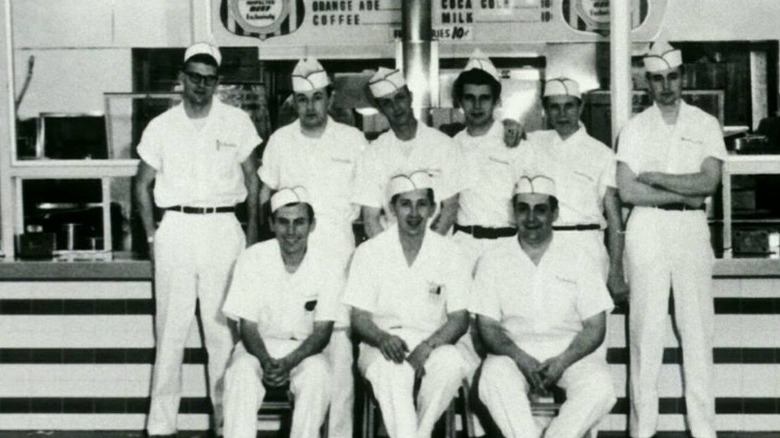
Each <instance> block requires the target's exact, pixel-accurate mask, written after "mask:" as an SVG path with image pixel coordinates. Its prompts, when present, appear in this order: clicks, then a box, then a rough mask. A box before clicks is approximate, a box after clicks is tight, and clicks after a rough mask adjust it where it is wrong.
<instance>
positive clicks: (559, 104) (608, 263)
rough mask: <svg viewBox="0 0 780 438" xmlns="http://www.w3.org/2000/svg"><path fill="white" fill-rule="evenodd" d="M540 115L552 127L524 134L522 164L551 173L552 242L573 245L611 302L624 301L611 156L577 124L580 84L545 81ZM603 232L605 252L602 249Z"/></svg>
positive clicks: (565, 80)
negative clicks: (554, 203)
mask: <svg viewBox="0 0 780 438" xmlns="http://www.w3.org/2000/svg"><path fill="white" fill-rule="evenodd" d="M542 103H543V105H544V112H545V115H546V117H547V122H548V123H549V125H550V127H551V128H552V129H550V130H546V131H536V132H533V133H530V134H529V135H528V141H527V142H524V143H523V144H522V145H521V146H520V148H521V149H525V150H524V155H523V158H522V160H521V162H522V163H523V165H524V166H527V167H529V168H530V169H533V170H535V171H537V172H538V171H541V172H543V173H545V174H547V175H550V177H552V178H553V179H554V180H555V184H556V188H557V191H558V200H559V214H558V221H557V222H556V223H555V230H556V231H557V232H558V233H556V235H557V238H558V239H559V240H562V241H565V242H566V244H577V245H580V246H582V247H583V248H584V249H585V250H586V255H587V257H589V258H591V259H592V260H594V261H595V262H596V266H598V267H599V269H600V272H601V273H602V276H603V277H604V281H605V282H606V283H607V286H608V288H609V290H610V292H611V293H612V296H613V299H614V300H615V301H616V302H621V301H624V300H626V299H627V298H628V285H627V284H626V281H625V276H624V272H623V245H624V239H623V237H624V236H623V218H622V216H621V207H620V200H619V198H618V196H617V189H616V186H617V184H616V183H615V172H616V170H615V166H616V162H615V154H614V152H612V150H611V149H610V148H609V147H608V146H606V145H605V144H603V143H601V142H600V141H598V140H596V139H595V138H593V137H591V136H590V135H588V133H587V132H586V131H585V128H584V127H583V126H582V124H581V123H580V116H581V115H582V109H583V105H582V94H581V93H580V87H579V84H578V83H577V82H576V81H574V80H572V79H569V78H566V77H559V78H555V79H550V80H549V81H547V82H546V83H545V87H544V97H543V102H542ZM605 228H606V231H607V237H608V239H607V242H608V250H607V248H605V247H604V229H605Z"/></svg>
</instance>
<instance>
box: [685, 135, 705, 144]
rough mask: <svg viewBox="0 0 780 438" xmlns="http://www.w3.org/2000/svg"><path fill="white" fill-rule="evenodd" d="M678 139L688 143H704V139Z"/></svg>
mask: <svg viewBox="0 0 780 438" xmlns="http://www.w3.org/2000/svg"><path fill="white" fill-rule="evenodd" d="M680 140H682V141H687V142H689V143H696V144H704V141H702V140H699V139H697V138H691V137H680Z"/></svg>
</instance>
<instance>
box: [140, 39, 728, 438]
mask: <svg viewBox="0 0 780 438" xmlns="http://www.w3.org/2000/svg"><path fill="white" fill-rule="evenodd" d="M219 64H220V54H219V50H218V49H217V48H215V47H213V46H211V45H209V44H205V43H199V44H196V45H193V46H192V47H190V48H189V49H188V50H187V52H186V53H185V60H184V65H183V67H182V73H181V76H180V80H181V81H182V83H183V85H184V100H183V104H182V105H180V106H177V107H176V108H174V109H172V110H170V111H168V112H166V113H165V114H163V115H162V116H160V117H158V118H157V119H155V120H154V121H153V122H152V123H151V124H150V125H149V127H148V128H147V130H146V131H145V132H144V136H143V138H142V141H141V144H140V145H139V148H138V152H139V155H140V156H141V159H142V164H141V167H140V169H139V174H138V178H137V184H136V193H137V195H138V198H139V206H140V207H141V213H142V218H143V219H144V220H143V223H144V226H145V229H146V231H147V236H149V243H150V247H151V246H153V247H154V249H155V253H154V257H155V258H154V264H155V288H156V289H155V295H156V300H157V315H156V319H155V321H156V326H155V330H156V336H157V358H156V362H155V371H154V376H153V386H152V405H151V411H150V416H149V422H148V425H147V429H148V432H149V435H150V436H166V435H171V434H174V433H175V431H176V421H175V420H176V412H177V410H178V400H179V397H180V386H181V383H180V374H181V371H180V369H181V355H182V351H183V348H184V341H185V340H186V335H187V332H188V329H189V326H190V325H191V324H192V320H193V317H194V306H195V302H196V301H197V300H200V302H201V319H202V320H203V324H204V328H205V327H206V326H207V325H209V326H210V327H213V328H206V330H205V332H206V342H205V343H206V346H207V349H208V351H209V375H210V386H209V389H210V396H211V399H212V402H213V405H214V413H215V415H214V420H215V423H214V428H215V431H217V433H218V434H219V433H222V429H221V425H222V419H223V404H224V435H225V436H227V437H229V438H241V437H254V436H255V433H256V432H255V423H256V413H257V410H258V409H259V407H260V405H261V403H262V401H263V398H264V395H265V393H266V387H279V386H284V385H289V390H290V392H291V393H292V394H293V396H294V400H295V411H294V414H293V422H292V429H291V435H292V436H294V437H311V436H316V435H317V433H318V430H319V429H320V427H321V426H322V424H323V421H324V419H325V418H326V414H327V412H328V409H330V416H329V421H328V429H329V430H328V432H329V436H330V437H332V438H342V437H351V436H352V435H353V415H352V411H353V404H354V388H355V383H354V377H353V368H352V365H353V363H355V362H356V363H357V368H358V370H359V373H360V374H361V375H362V376H363V377H364V378H365V379H366V381H367V382H368V383H369V384H370V387H371V391H372V392H373V394H374V397H375V398H376V401H377V403H378V405H379V407H380V409H381V412H382V417H383V419H384V423H385V425H386V429H387V431H388V434H389V435H390V436H391V437H403V438H407V437H428V436H430V434H431V432H432V430H433V427H434V424H435V422H436V420H437V419H438V418H439V417H440V416H441V414H442V413H443V412H444V410H445V409H446V408H447V406H448V405H449V403H450V402H451V400H452V398H453V397H454V396H455V395H456V393H457V391H458V388H459V387H460V386H461V382H462V381H463V379H467V380H469V381H471V380H472V379H473V377H474V373H475V371H476V370H477V368H478V367H479V366H480V364H482V372H481V378H480V382H479V384H478V385H479V391H478V392H479V397H480V399H481V400H482V401H483V402H484V404H485V405H486V406H487V408H488V411H489V412H490V414H491V417H492V418H493V420H494V421H495V423H496V425H497V426H498V427H499V429H500V430H501V432H502V434H503V435H504V436H507V437H520V436H523V437H525V436H541V434H542V433H544V436H547V437H581V436H583V434H585V433H586V432H588V431H589V430H591V429H593V428H594V427H595V426H596V425H597V424H598V422H599V421H600V420H601V419H602V418H603V417H604V416H605V415H606V414H607V413H609V411H610V410H611V408H612V406H613V405H614V403H615V391H614V388H613V383H612V379H611V378H610V375H609V371H608V368H607V364H606V356H605V348H604V342H603V341H604V338H605V333H606V320H607V315H608V313H609V312H610V310H611V309H612V300H613V299H614V300H615V301H616V302H620V301H624V300H625V299H626V297H627V296H628V298H629V299H630V306H631V310H632V312H631V318H630V324H631V326H630V335H631V336H630V342H631V349H630V350H631V381H630V390H631V394H630V395H631V406H632V412H631V422H630V426H631V427H630V431H631V436H633V437H641V438H646V437H649V436H652V435H653V434H654V433H655V428H656V419H657V394H656V392H655V390H654V388H655V385H656V380H657V376H658V372H659V369H660V364H661V357H660V355H661V353H662V349H663V338H662V337H661V336H660V335H659V334H662V333H664V330H662V328H660V327H659V326H660V325H662V324H663V323H664V321H665V317H666V311H665V309H666V307H665V303H666V300H667V298H668V294H669V289H670V286H671V285H673V286H674V291H675V305H676V315H677V318H678V324H679V325H680V331H681V335H682V337H683V345H684V346H685V350H684V354H685V361H684V363H685V373H686V374H685V375H686V400H687V402H688V415H689V417H690V425H691V430H692V433H693V436H695V437H699V438H714V436H715V435H714V403H713V397H712V393H711V389H710V388H711V385H710V382H709V379H710V377H709V374H710V372H711V362H712V357H711V349H710V348H711V347H710V343H709V338H710V337H711V334H712V314H713V310H712V299H711V296H710V291H709V282H710V275H711V261H712V252H711V250H710V249H709V239H708V236H709V234H708V232H707V231H706V230H707V228H706V220H705V218H704V216H703V214H704V213H703V209H702V204H703V201H704V198H705V197H706V196H709V195H710V194H712V192H714V190H715V188H716V187H717V180H718V179H719V175H720V165H721V162H722V160H723V159H724V154H725V148H724V147H723V142H722V139H721V138H720V137H719V135H720V131H719V127H718V125H717V122H716V121H714V119H712V118H711V117H709V116H706V115H705V114H704V113H702V112H701V111H699V110H697V109H695V108H693V107H689V106H688V105H686V104H685V103H684V102H681V100H680V92H681V87H680V84H681V74H680V69H681V67H680V66H681V64H682V60H681V56H680V52H679V51H677V50H674V49H672V48H671V46H669V45H668V44H666V43H657V44H655V45H653V46H652V47H651V50H650V53H649V54H648V56H647V57H645V67H646V70H647V78H648V83H649V86H650V93H651V95H652V97H653V98H654V101H655V106H653V107H652V108H650V109H648V110H647V111H645V112H644V113H642V114H641V115H639V116H638V117H636V118H635V119H633V120H632V121H631V122H630V123H629V125H628V126H627V127H626V129H625V131H624V132H623V133H622V134H621V137H620V143H619V147H620V149H619V152H618V155H617V158H616V157H615V155H614V153H612V152H611V150H610V149H609V148H608V147H606V146H605V145H603V144H601V143H599V142H598V141H596V140H595V139H593V138H592V137H590V136H588V134H587V133H586V132H585V129H584V128H583V127H582V125H581V124H580V122H579V117H580V114H581V111H582V108H583V106H582V94H581V92H580V90H579V86H578V84H577V83H576V82H575V81H573V80H571V79H569V78H565V77H561V78H555V79H552V80H549V81H547V83H546V84H545V89H544V94H543V96H544V98H543V99H544V100H543V103H544V109H545V113H546V116H547V120H548V122H549V124H550V127H551V128H552V129H551V130H549V131H539V132H535V133H531V134H530V135H529V136H528V139H527V140H523V141H520V142H519V145H517V144H516V143H517V140H519V137H518V138H516V139H514V140H512V139H511V137H512V136H511V135H510V136H507V132H505V128H504V125H503V124H502V123H500V122H498V121H497V120H496V118H495V115H494V114H495V110H496V108H497V107H498V106H499V105H500V96H501V82H500V79H499V75H498V72H497V70H496V68H495V67H494V66H493V64H492V63H491V62H490V60H489V59H488V58H487V57H485V56H484V55H483V54H482V53H480V52H478V51H477V52H475V54H474V55H473V57H472V59H471V60H470V61H469V63H468V64H467V66H466V68H465V69H464V71H463V72H462V73H461V74H460V76H459V77H458V78H457V80H456V82H455V84H454V97H455V101H456V102H457V104H458V106H459V107H460V108H461V109H462V111H463V114H464V117H465V124H466V128H465V130H463V131H462V132H461V133H459V134H457V135H456V136H455V138H454V139H451V138H449V137H447V136H446V135H444V134H442V133H440V132H439V131H436V130H434V129H432V128H429V127H427V126H426V125H424V124H423V123H420V122H419V121H418V120H417V119H416V118H415V117H414V114H413V111H412V99H413V97H414V96H413V95H412V93H411V92H410V91H409V89H408V87H407V86H406V84H405V81H404V78H403V74H402V73H401V72H400V71H398V70H389V69H385V68H380V69H379V70H378V71H377V73H376V74H375V75H374V76H373V77H372V78H371V80H370V82H369V88H370V92H371V94H372V96H373V98H374V100H375V103H376V106H377V107H378V109H379V110H380V111H381V112H382V113H383V114H384V115H385V116H386V117H387V119H388V121H389V123H390V128H391V129H390V131H388V132H386V133H384V134H382V135H381V136H380V137H379V138H378V139H377V140H375V141H374V142H373V143H372V144H371V145H368V144H367V142H366V140H365V138H364V137H363V135H362V133H361V132H360V131H358V130H357V129H355V128H352V127H349V126H346V125H343V124H340V123H338V122H335V121H334V120H332V119H330V118H329V117H328V113H327V110H328V107H329V105H330V104H331V102H332V98H333V92H334V90H333V88H332V85H331V83H330V80H329V78H328V75H327V73H326V72H325V71H324V69H323V68H322V66H321V65H320V64H319V62H317V61H316V60H313V59H305V60H301V61H300V62H299V63H298V64H297V65H296V67H295V70H294V71H293V75H292V85H293V93H294V94H293V103H294V106H295V109H296V112H297V114H298V119H297V120H296V121H294V122H293V123H291V124H289V125H287V126H284V127H282V128H280V129H279V130H277V131H276V132H275V133H274V134H273V135H272V136H271V137H270V138H269V139H268V144H267V147H266V149H265V153H264V155H263V159H262V165H261V167H260V168H259V169H258V170H257V173H256V175H255V172H254V171H255V170H256V169H254V168H253V165H252V162H253V157H252V155H251V153H252V150H253V149H254V147H255V146H257V145H258V144H259V143H260V142H261V141H262V140H260V139H259V137H257V135H256V133H255V134H254V135H252V132H251V131H253V129H251V124H250V125H249V126H247V123H249V121H248V118H246V116H244V115H241V113H240V111H238V110H235V111H234V110H232V109H230V108H229V107H226V106H225V105H223V104H221V103H219V102H218V101H216V100H213V99H212V98H211V97H212V96H213V92H214V87H215V85H216V83H217V78H218V77H217V72H218V67H219ZM242 170H243V176H244V179H243V180H242V178H241V176H242V175H241V171H242ZM257 176H259V179H260V180H261V181H262V185H261V187H262V189H260V190H258V184H257ZM155 179H156V181H157V183H156V184H155V186H154V200H155V202H156V203H157V206H158V207H161V208H164V209H165V210H167V212H166V214H165V217H164V219H163V222H162V223H161V225H160V227H159V229H157V230H155V226H154V220H153V218H152V196H151V193H150V188H151V185H152V181H154V180H155ZM618 193H619V195H620V197H621V198H622V199H623V201H624V202H626V203H630V204H632V205H634V206H635V208H634V210H633V212H632V214H631V220H630V221H629V222H628V228H627V231H624V228H623V220H622V215H621V207H620V201H619V199H618ZM228 197H229V198H230V199H228ZM245 198H246V199H247V200H248V201H249V202H248V204H249V210H250V213H251V217H250V220H252V221H254V220H256V219H257V212H258V207H257V205H258V204H259V203H263V202H266V201H268V202H270V205H271V228H272V230H273V231H274V233H275V236H276V239H275V240H272V241H268V242H263V243H259V244H256V245H251V244H252V243H254V240H255V236H256V230H255V229H254V228H253V227H254V224H253V225H252V227H250V229H249V230H248V232H247V240H248V242H247V243H248V244H249V245H250V246H249V248H248V249H246V250H244V251H243V252H241V255H240V256H238V254H239V252H240V251H241V248H242V247H243V245H244V239H243V234H242V233H241V229H240V227H239V226H238V223H237V222H236V221H235V217H234V215H233V214H232V212H233V208H234V205H235V204H236V203H238V202H241V201H243V200H244V199H245ZM258 201H259V202H258ZM359 215H361V216H362V219H363V223H364V227H365V232H366V235H367V236H368V238H369V240H368V241H367V242H365V243H363V244H362V245H361V246H359V247H358V248H357V250H355V239H354V234H353V231H352V223H353V221H354V220H355V219H356V218H357V217H358V216H359ZM605 232H606V234H607V237H608V239H607V242H608V244H607V246H606V247H605V243H604V242H605V239H604V237H605V236H604V235H605ZM624 236H625V237H626V239H625V246H626V260H627V264H628V269H627V272H626V273H625V274H627V275H628V283H626V276H625V274H624V270H623V246H624ZM683 244H685V245H684V246H683ZM215 254H217V255H219V254H225V255H224V257H222V256H219V257H216V256H215ZM201 255H203V256H201ZM206 255H208V256H209V257H208V260H206ZM215 258H216V259H218V260H217V261H218V262H219V261H220V260H222V259H224V263H221V262H220V263H215ZM236 258H237V262H235V266H234V265H233V261H234V260H236ZM214 272H218V273H214ZM231 275H232V280H231ZM629 284H630V285H631V293H630V294H629V293H628V285H629ZM610 293H611V294H612V298H610ZM681 295H683V296H681ZM225 297H226V298H225ZM223 302H224V305H222V303H223ZM220 306H222V307H221V308H220ZM204 311H205V313H204ZM226 317H227V318H229V319H231V320H232V321H235V323H236V326H237V329H236V330H234V331H233V333H232V338H231V332H230V330H228V325H227V323H226ZM467 333H468V334H467ZM351 336H352V337H354V338H355V339H357V340H358V341H359V342H360V346H359V354H358V357H357V360H356V361H355V360H354V358H353V352H352V343H351V339H350V337H351ZM237 341H240V342H238V343H237V344H236V346H235V348H233V344H234V343H236V342H237ZM231 350H232V358H231V359H230V361H229V364H230V365H229V367H228V369H227V372H226V373H224V370H225V368H226V366H227V364H228V357H229V356H230V355H231ZM223 375H224V378H223V377H222V376H223ZM556 385H557V386H560V387H562V388H564V389H565V390H566V392H567V401H566V403H564V405H563V407H562V408H561V411H560V413H559V415H558V416H557V418H556V419H555V420H553V421H552V422H551V423H550V425H549V426H548V427H547V428H546V431H544V432H543V431H542V430H541V429H539V426H538V425H537V424H536V423H535V422H534V421H533V419H532V417H531V411H530V405H529V401H528V396H529V393H534V392H538V391H543V390H548V389H550V388H551V387H553V386H556ZM223 393H224V394H223ZM223 400H224V403H223ZM477 430H478V431H479V432H480V433H484V432H483V431H482V430H481V427H479V426H478V427H477Z"/></svg>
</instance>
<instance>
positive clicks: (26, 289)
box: [0, 262, 780, 431]
mask: <svg viewBox="0 0 780 438" xmlns="http://www.w3.org/2000/svg"><path fill="white" fill-rule="evenodd" d="M11 265H12V264H0V429H3V430H9V429H11V430H14V429H48V430H57V429H62V430H65V429H72V430H100V429H103V430H141V429H143V427H144V423H145V417H146V415H145V414H146V411H147V407H148V403H149V387H150V376H151V368H152V362H153V359H154V349H153V347H154V336H153V319H152V317H153V312H154V302H153V294H152V287H151V282H150V281H149V269H148V264H143V263H140V262H135V263H128V264H126V266H122V267H121V268H118V267H116V266H113V267H106V266H104V265H100V266H97V267H95V266H91V267H90V266H86V267H85V265H79V266H75V267H70V268H68V266H67V265H62V264H60V265H57V266H54V267H51V266H48V267H45V266H43V265H41V266H39V267H38V268H34V267H31V266H30V265H24V266H17V267H16V268H12V267H11ZM91 265H99V264H91ZM767 266H769V269H767V268H766V267H767ZM774 270H775V267H774V266H773V265H765V266H764V268H761V269H758V268H755V265H753V267H752V268H746V267H745V266H738V265H735V264H734V263H732V262H730V263H729V264H728V265H720V266H719V269H718V271H717V272H716V274H717V276H716V281H715V293H714V295H715V298H714V299H715V311H716V332H715V343H714V347H715V348H714V351H713V356H714V359H715V364H716V366H715V394H716V397H717V400H716V409H717V413H718V416H717V420H718V430H720V431H777V430H780V365H778V363H779V362H780V273H778V272H775V271H774ZM626 313H627V312H626V311H625V309H617V310H616V311H615V312H614V313H613V314H612V315H611V316H610V318H609V338H608V342H609V349H608V361H609V363H610V368H611V371H612V374H613V377H614V384H615V388H616V390H617V393H618V394H619V400H618V403H617V405H616V406H615V408H614V409H613V411H612V413H611V415H609V416H608V417H607V418H606V419H605V421H604V423H603V424H602V425H601V430H605V431H606V430H614V431H622V430H625V428H626V423H627V412H628V403H627V399H626V377H627V376H626V371H627V363H628V350H627V348H626V332H625V323H626V316H627V315H626ZM680 362H681V354H680V350H679V344H678V343H677V341H676V339H675V337H674V333H673V330H672V328H671V325H670V326H669V328H668V330H667V341H666V350H665V352H664V365H663V367H662V371H661V381H660V396H661V402H660V410H661V414H662V415H661V416H660V430H683V429H684V419H683V413H684V412H685V407H684V403H683V399H682V390H681V372H680V367H679V364H680ZM204 363H205V354H204V351H203V350H202V348H201V343H200V336H199V335H198V326H197V325H196V324H194V325H193V327H192V329H191V332H190V337H189V340H188V342H187V350H186V354H185V365H184V373H183V388H184V389H183V398H182V404H181V409H180V417H179V425H180V429H182V430H204V429H206V428H207V425H208V421H207V412H208V410H209V409H210V408H209V403H208V402H207V400H206V385H205V383H204V382H205V379H204V376H205V367H204ZM267 425H268V427H269V428H273V427H274V423H273V421H270V422H268V423H267Z"/></svg>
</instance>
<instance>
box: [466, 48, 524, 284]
mask: <svg viewBox="0 0 780 438" xmlns="http://www.w3.org/2000/svg"><path fill="white" fill-rule="evenodd" d="M453 95H454V97H455V101H456V102H457V104H458V106H459V107H460V108H461V109H462V110H463V114H464V116H465V120H466V129H465V130H463V131H461V132H459V133H458V134H457V135H456V136H455V141H457V142H458V144H459V146H460V151H461V153H462V154H463V158H464V163H465V165H464V173H466V172H468V173H467V174H468V175H469V176H470V180H469V181H468V185H467V187H466V188H465V189H464V190H463V191H462V192H461V193H460V196H459V198H458V214H457V221H456V222H455V233H454V236H453V240H454V241H455V242H456V243H457V244H458V246H459V247H461V249H463V252H464V254H466V257H467V258H468V261H469V266H470V268H471V269H472V270H473V269H474V267H475V266H476V263H477V259H479V257H480V256H481V255H482V254H483V253H484V252H485V250H487V249H488V248H490V247H492V246H495V245H496V243H498V242H500V241H502V240H505V239H511V238H512V236H514V235H515V234H516V233H517V229H516V228H515V225H514V220H513V217H512V189H513V188H514V183H515V181H517V175H516V172H515V171H514V170H513V168H512V163H514V162H515V161H517V160H519V158H520V154H521V153H522V148H514V147H513V148H508V147H506V146H505V143H504V130H505V128H504V125H503V124H501V123H499V122H497V121H496V120H495V118H494V117H493V112H494V110H495V109H496V107H497V106H498V105H499V103H500V101H501V82H500V81H499V76H498V71H497V70H496V67H495V66H494V65H493V63H492V62H491V61H490V59H488V58H487V57H486V56H485V55H484V54H483V53H482V52H481V51H479V50H475V51H474V54H473V55H472V57H471V59H470V60H469V62H468V64H466V68H464V69H463V72H461V73H460V74H459V75H458V77H457V78H456V79H455V83H454V85H453Z"/></svg>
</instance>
